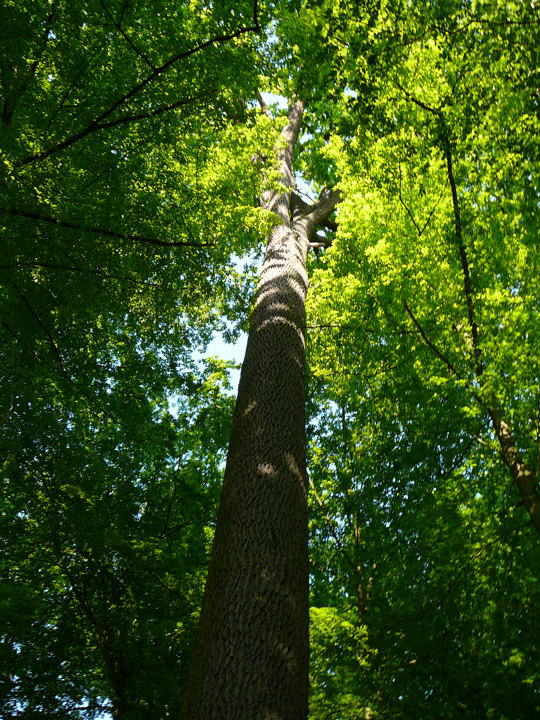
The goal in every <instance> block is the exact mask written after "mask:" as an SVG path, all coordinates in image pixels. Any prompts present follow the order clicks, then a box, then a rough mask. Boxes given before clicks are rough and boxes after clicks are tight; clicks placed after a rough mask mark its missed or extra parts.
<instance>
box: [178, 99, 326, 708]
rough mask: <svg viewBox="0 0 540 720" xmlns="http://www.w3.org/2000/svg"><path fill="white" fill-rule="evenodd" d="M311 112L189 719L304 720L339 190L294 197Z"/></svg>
mask: <svg viewBox="0 0 540 720" xmlns="http://www.w3.org/2000/svg"><path fill="white" fill-rule="evenodd" d="M262 105H263V110H265V106H264V103H262ZM303 111H304V106H303V103H302V102H301V101H296V102H294V103H292V104H291V106H290V109H289V114H288V123H287V125H286V127H285V128H284V130H283V131H282V133H281V141H280V149H279V151H278V167H279V171H280V174H281V183H282V185H283V186H284V190H283V191H282V192H275V191H268V192H266V193H265V194H264V196H263V198H262V201H261V202H262V205H263V207H265V208H267V209H268V210H271V211H272V212H274V213H275V214H276V216H277V217H276V225H275V226H274V227H273V229H272V231H271V233H270V237H269V241H268V246H267V251H266V256H265V260H264V264H263V267H262V271H261V276H260V280H259V285H258V289H257V295H256V302H255V306H254V310H253V313H252V317H251V323H250V331H249V338H248V344H247V349H246V356H245V359H244V363H243V366H242V373H241V377H240V384H239V388H238V397H237V401H236V407H235V411H234V416H233V423H232V431H231V438H230V443H229V452H228V458H227V465H226V470H225V477H224V482H223V490H222V496H221V503H220V508H219V512H218V518H217V526H216V534H215V538H214V546H213V550H212V556H211V561H210V568H209V573H208V579H207V583H206V590H205V596H204V601H203V607H202V611H201V618H200V622H199V632H198V641H197V646H196V650H195V654H194V658H193V662H192V669H191V673H190V678H189V682H188V688H187V693H186V701H185V706H184V714H185V718H186V720H188V718H189V720H233V718H234V720H259V719H260V720H263V719H264V720H305V718H306V717H307V695H308V652H309V643H308V556H307V534H308V528H307V499H306V471H305V413H304V359H305V345H304V328H305V298H306V292H307V287H308V279H307V273H306V257H307V253H308V249H309V240H310V237H311V236H312V235H313V233H314V232H315V229H316V227H317V225H319V224H320V223H321V222H323V221H324V220H325V219H326V218H327V217H328V215H329V214H330V213H331V212H332V210H333V208H334V207H335V205H336V203H337V200H338V195H337V193H336V192H333V191H323V193H321V196H320V197H319V199H318V201H317V202H315V203H314V204H313V205H309V206H308V205H307V204H305V203H302V202H300V201H299V200H296V201H295V198H296V195H295V193H294V188H295V178H294V171H293V155H294V148H295V144H296V140H297V138H298V133H299V130H300V126H301V122H302V115H303Z"/></svg>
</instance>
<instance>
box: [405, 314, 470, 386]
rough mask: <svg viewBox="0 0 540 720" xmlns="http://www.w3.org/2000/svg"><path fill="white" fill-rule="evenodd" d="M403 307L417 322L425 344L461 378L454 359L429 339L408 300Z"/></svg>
mask: <svg viewBox="0 0 540 720" xmlns="http://www.w3.org/2000/svg"><path fill="white" fill-rule="evenodd" d="M403 307H404V308H405V310H406V312H407V315H408V316H409V317H410V318H411V320H412V321H413V323H414V324H415V326H416V328H417V330H418V332H419V333H420V335H421V337H422V340H423V341H424V342H425V344H426V345H427V346H428V347H429V348H430V350H431V351H432V352H433V353H434V354H435V355H436V356H437V357H438V358H439V360H441V361H442V362H443V363H444V364H445V365H446V367H447V368H448V369H449V370H450V372H451V373H452V374H453V375H455V376H456V377H457V378H459V379H461V375H460V374H459V372H458V371H457V370H456V368H455V366H454V364H453V363H452V361H451V360H449V359H448V358H447V357H446V355H444V354H443V353H442V352H441V351H440V350H439V348H438V347H437V346H436V345H435V344H434V343H433V342H432V341H431V340H430V339H429V337H428V336H427V334H426V332H425V330H424V328H423V327H422V326H421V325H420V323H419V322H418V320H417V319H416V317H415V315H414V313H413V311H412V310H411V308H410V307H409V304H408V303H407V301H406V300H403Z"/></svg>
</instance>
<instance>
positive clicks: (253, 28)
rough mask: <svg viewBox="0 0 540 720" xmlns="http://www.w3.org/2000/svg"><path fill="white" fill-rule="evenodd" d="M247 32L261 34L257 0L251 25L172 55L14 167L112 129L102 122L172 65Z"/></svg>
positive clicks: (42, 158) (43, 157)
mask: <svg viewBox="0 0 540 720" xmlns="http://www.w3.org/2000/svg"><path fill="white" fill-rule="evenodd" d="M249 32H257V33H259V32H261V27H260V25H259V20H258V6H257V0H255V2H254V3H253V25H249V26H246V27H243V28H240V29H239V30H236V31H235V32H232V33H227V34H225V35H215V36H214V37H212V38H210V39H208V40H205V41H204V42H201V43H199V44H198V45H196V46H195V47H193V48H190V49H189V50H184V51H183V52H179V53H177V54H176V55H173V56H172V57H170V58H169V59H168V60H166V61H165V62H164V63H163V64H162V65H159V66H158V67H156V68H154V69H153V70H152V71H151V72H150V74H149V75H147V76H146V77H145V78H143V80H141V81H140V82H138V83H137V84H136V85H134V86H133V87H132V88H131V90H128V92H127V93H124V94H123V95H122V96H121V97H119V98H118V99H117V100H115V102H113V103H112V105H110V106H109V107H108V108H107V110H104V111H103V112H102V113H101V114H100V115H98V116H97V117H95V118H94V119H93V120H91V121H90V123H88V125H87V126H86V127H85V128H83V129H82V130H80V131H79V132H77V133H75V134H73V135H70V136H69V137H68V138H66V139H65V140H62V141H61V142H59V143H57V144H56V145H53V146H52V147H49V148H47V149H45V150H41V151H39V152H37V153H33V154H32V155H27V156H26V157H24V158H22V160H19V162H18V163H16V166H23V165H27V164H28V163H33V162H37V161H39V160H45V158H48V157H50V156H51V155H53V154H55V153H57V152H59V151H60V150H65V149H66V148H68V147H70V146H71V145H73V144H74V143H76V142H78V141H79V140H82V139H83V138H84V137H86V136H87V135H90V134H92V133H94V132H97V131H98V130H102V129H103V128H104V127H112V125H113V124H118V123H109V124H104V123H103V120H105V119H106V118H108V117H109V116H110V115H112V114H113V113H114V112H115V111H116V110H118V109H119V108H120V107H122V106H123V105H125V104H126V103H127V102H128V100H131V99H132V98H133V97H135V96H136V95H138V94H139V93H140V92H141V90H144V88H146V86H147V85H149V84H150V83H151V82H153V81H154V80H155V79H156V78H158V77H159V76H160V75H163V73H164V72H166V71H167V70H169V68H171V67H172V66H173V65H176V64H177V63H178V62H179V61H180V60H185V59H186V58H188V57H191V56H192V55H195V54H196V53H199V52H201V51H202V50H205V49H206V48H208V47H211V46H213V45H221V44H223V43H226V42H229V41H230V40H234V39H235V38H237V37H240V36H242V35H245V34H246V33H249Z"/></svg>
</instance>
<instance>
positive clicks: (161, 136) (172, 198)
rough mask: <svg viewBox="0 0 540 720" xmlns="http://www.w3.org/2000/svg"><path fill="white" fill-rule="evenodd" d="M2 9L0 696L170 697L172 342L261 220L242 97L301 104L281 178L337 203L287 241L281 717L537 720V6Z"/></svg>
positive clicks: (237, 316) (30, 5)
mask: <svg viewBox="0 0 540 720" xmlns="http://www.w3.org/2000/svg"><path fill="white" fill-rule="evenodd" d="M0 12H1V14H2V16H1V17H0V28H2V30H1V31H0V32H1V33H2V42H1V44H0V54H1V87H2V97H1V101H2V127H1V135H2V146H1V147H2V149H1V158H0V159H1V163H2V177H1V187H0V194H1V197H0V227H1V229H2V247H1V250H0V273H1V277H2V283H1V291H0V292H1V294H0V334H1V348H2V350H1V352H2V373H1V375H0V422H1V423H2V433H1V437H0V447H1V460H2V475H1V482H2V489H3V496H2V514H1V523H2V528H1V535H0V538H1V543H2V565H3V571H2V576H1V580H0V582H1V584H0V617H1V627H0V636H1V641H2V645H1V646H0V668H1V675H0V677H2V681H1V682H0V709H1V713H2V715H3V716H6V717H14V718H15V717H16V718H38V717H39V718H46V717H51V718H52V717H55V718H62V717H63V718H93V717H99V716H100V715H102V713H103V712H113V714H114V715H115V716H117V717H126V718H137V717H141V718H143V717H144V718H156V719H157V718H166V717H174V716H178V713H179V707H180V705H181V701H182V695H183V687H184V684H185V680H186V673H187V666H188V663H189V657H190V654H191V649H192V643H193V635H194V630H195V625H196V620H197V614H198V609H199V606H200V601H201V595H202V590H203V586H204V577H205V572H206V563H207V554H208V549H209V542H210V540H211V537H212V533H213V523H214V513H215V506H216V498H217V494H218V492H219V483H220V474H221V471H222V467H223V460H224V455H225V449H226V444H227V438H228V426H229V419H230V415H231V411H232V404H233V400H232V395H231V389H230V385H229V384H228V379H227V367H226V363H224V362H223V361H220V360H217V359H215V360H209V361H206V362H201V361H199V360H198V358H199V351H201V350H202V349H203V348H204V346H205V344H206V343H207V342H208V341H209V339H210V338H211V337H212V334H213V333H214V332H215V331H216V330H217V329H225V330H226V332H227V333H229V334H230V335H231V337H234V336H235V334H236V332H237V331H238V329H239V328H241V327H243V326H245V319H246V317H247V314H248V312H249V304H250V297H251V290H252V270H248V271H246V272H245V273H243V272H241V271H240V270H239V267H240V265H239V264H238V262H236V261H235V260H236V258H237V257H238V256H249V257H251V258H253V257H256V256H257V253H259V252H260V249H261V247H262V246H263V245H264V238H265V235H266V233H267V230H268V227H269V224H270V223H271V218H269V217H268V214H267V213H265V212H264V211H262V210H260V209H259V208H258V207H257V196H258V195H259V194H260V192H261V189H262V188H263V187H264V184H265V183H266V185H268V184H270V183H272V182H274V179H273V176H272V167H273V148H274V144H275V140H276V137H277V133H278V131H279V128H280V126H281V123H282V118H281V111H280V110H279V108H278V107H277V106H274V107H273V108H271V113H269V114H272V115H273V116H274V118H273V119H271V118H270V117H269V116H267V114H265V113H261V112H260V111H259V110H258V108H257V93H258V91H270V92H273V93H276V94H278V95H282V96H285V97H287V98H290V97H293V96H294V95H300V96H301V97H302V98H303V99H304V100H305V101H306V103H307V111H306V123H305V133H304V135H303V137H302V138H301V148H300V152H299V153H298V158H297V168H298V172H299V176H301V178H302V181H303V182H302V187H304V188H305V190H306V191H307V192H311V190H312V189H313V191H315V190H318V189H320V188H321V187H323V186H337V187H338V188H339V189H340V192H341V197H342V202H341V204H340V206H339V208H338V213H337V218H336V219H337V229H336V230H335V231H328V232H327V234H326V238H319V240H320V241H321V242H319V245H324V244H330V242H331V246H330V247H329V248H328V249H326V250H324V251H323V250H322V249H321V248H320V247H317V248H316V250H317V253H318V254H317V255H315V254H314V255H313V257H312V258H311V259H310V273H311V288H310V295H309V311H308V330H309V377H308V388H309V398H310V401H309V417H310V419H309V433H310V447H309V452H310V478H311V480H310V482H311V490H312V498H311V499H312V508H313V511H312V521H311V546H310V552H311V558H312V703H311V715H310V717H312V718H313V720H323V719H324V720H349V719H350V718H353V717H354V718H356V717H366V718H381V720H383V719H386V720H390V718H392V720H398V719H399V718H403V719H404V720H405V719H410V718H425V719H427V718H434V719H435V718H441V717H445V718H446V717H447V718H454V717H455V718H458V717H459V718H471V720H472V719H473V718H478V717H487V718H493V720H514V719H516V720H517V719H518V718H524V719H525V718H531V717H536V716H538V715H540V631H539V629H538V622H537V616H536V608H537V607H538V603H539V601H540V582H539V575H540V553H539V552H538V534H537V532H536V531H535V523H536V521H535V514H534V513H535V510H534V503H535V502H537V501H536V500H535V498H538V487H537V475H538V471H539V468H538V465H539V459H540V452H539V435H540V368H539V359H538V347H539V346H540V320H539V318H540V315H539V310H540V308H539V295H538V289H537V286H538V277H539V274H540V267H539V266H540V254H539V250H538V234H537V224H536V223H535V221H536V217H537V212H538V201H539V191H538V172H537V171H538V167H537V158H538V156H539V148H538V138H539V137H540V133H539V130H540V128H539V127H538V104H539V97H538V71H537V69H536V68H537V65H538V63H537V47H538V45H539V37H538V36H539V33H538V24H539V20H540V18H539V15H538V7H537V4H536V3H535V2H526V3H524V2H518V1H516V2H511V1H508V2H506V1H505V2H503V1H502V0H477V1H469V0H437V1H435V0H434V1H433V2H424V1H420V0H413V1H410V2H394V3H386V2H374V1H372V0H364V2H361V3H357V2H355V3H350V2H348V1H347V0H325V1H324V2H322V3H313V4H310V3H300V2H294V1H291V2H276V3H267V4H262V3H261V4H260V5H258V4H257V3H255V4H253V3H252V2H234V3H233V2H219V3H217V2H216V3H202V2H197V0H192V1H189V2H188V1H187V0H184V1H182V2H175V3H172V2H168V0H160V1H159V2H154V3H151V4H148V3H142V2H139V0H114V1H113V0H78V1H77V2H67V0H50V1H49V2H45V0H24V1H23V2H20V1H19V0H8V1H7V2H5V3H4V4H3V6H2V9H1V11H0ZM505 428H506V429H505ZM505 433H506V434H505ZM508 438H510V440H508ZM506 440H508V442H507V443H506V445H505V442H506ZM510 442H511V443H512V444H511V446H510V445H509V443H510ZM509 448H510V449H512V448H513V450H512V452H510V450H509ZM514 451H515V452H514ZM512 453H513V454H512ZM518 456H519V457H518ZM516 457H518V460H516ZM516 462H519V463H521V465H522V466H523V468H524V469H525V470H526V471H527V472H529V473H530V475H527V476H526V477H527V478H531V481H530V484H529V485H528V486H527V488H525V489H523V488H524V487H525V486H524V485H523V483H522V486H520V484H519V479H516V477H517V475H516V472H517V470H516ZM512 463H514V464H512ZM527 482H528V480H527ZM538 507H539V506H538V504H537V505H536V508H537V509H536V512H537V513H538V511H539V510H538ZM536 527H537V528H538V525H537V524H536Z"/></svg>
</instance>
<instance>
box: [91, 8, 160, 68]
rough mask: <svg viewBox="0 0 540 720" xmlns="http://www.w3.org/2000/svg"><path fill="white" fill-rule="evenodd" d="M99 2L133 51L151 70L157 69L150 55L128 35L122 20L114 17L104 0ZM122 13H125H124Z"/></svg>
mask: <svg viewBox="0 0 540 720" xmlns="http://www.w3.org/2000/svg"><path fill="white" fill-rule="evenodd" d="M99 4H100V5H101V7H102V9H103V12H104V13H105V14H106V15H107V17H108V18H109V20H110V21H111V22H112V24H113V25H114V27H115V28H116V30H117V31H118V32H119V33H120V35H121V36H122V37H123V38H124V40H125V41H126V43H127V44H128V45H129V47H130V48H131V49H132V50H133V52H134V53H135V55H137V56H138V57H140V58H141V60H143V61H144V62H145V63H146V64H147V65H148V67H149V68H150V69H151V70H155V69H156V66H155V65H154V63H153V62H152V61H151V60H150V58H149V57H147V56H146V55H145V54H144V53H143V52H142V50H140V49H139V48H138V47H137V46H136V45H135V43H134V42H133V40H132V39H131V38H130V37H129V35H128V34H127V33H126V32H125V31H124V29H123V28H122V25H121V24H120V21H117V20H115V19H114V16H113V14H112V13H111V12H110V10H109V8H108V7H107V6H106V5H105V3H104V2H103V0H99ZM122 15H123V13H122Z"/></svg>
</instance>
